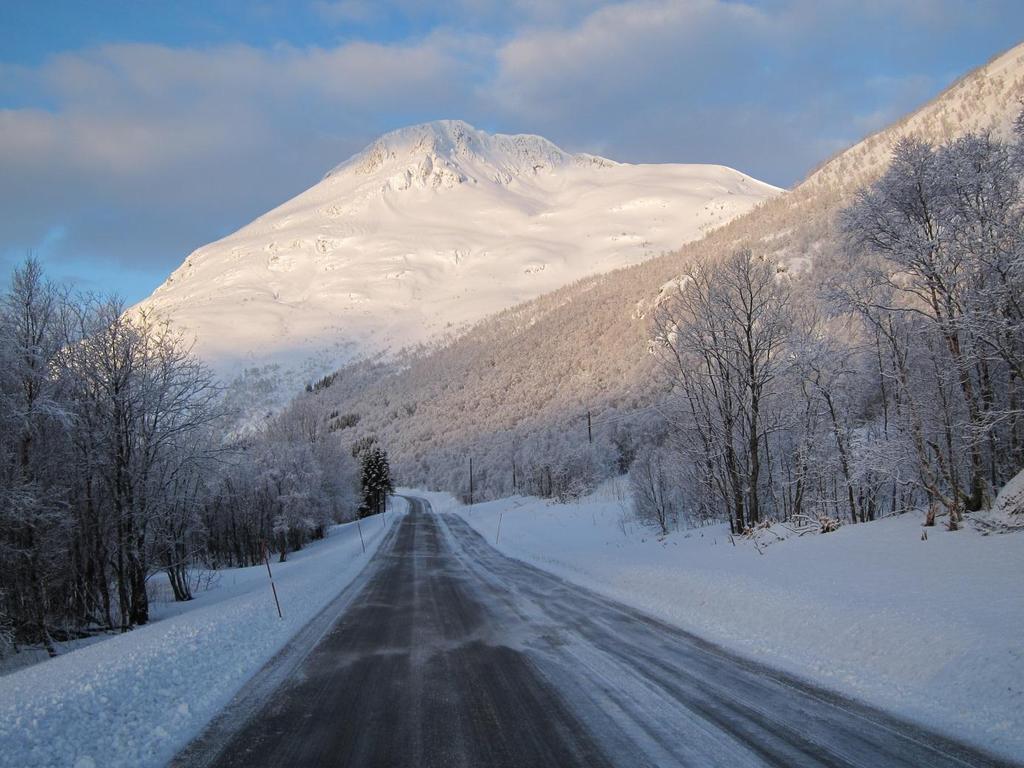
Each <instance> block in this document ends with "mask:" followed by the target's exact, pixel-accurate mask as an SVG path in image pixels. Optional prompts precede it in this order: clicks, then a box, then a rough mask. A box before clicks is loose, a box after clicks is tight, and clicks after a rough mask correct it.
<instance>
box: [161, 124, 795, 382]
mask: <svg viewBox="0 0 1024 768" xmlns="http://www.w3.org/2000/svg"><path fill="white" fill-rule="evenodd" d="M778 191H779V190H777V189H776V188H775V187H772V186H770V185H768V184H764V183H762V182H759V181H757V180H755V179H752V178H750V177H748V176H745V175H743V174H742V173H739V172H737V171H734V170H732V169H730V168H725V167H722V166H714V165H668V164H666V165H628V164H623V163H616V162H613V161H611V160H606V159H604V158H600V157H595V156H593V155H585V154H575V155H574V154H569V153H566V152H564V151H563V150H561V149H559V148H558V147H556V146H555V145H554V144H552V143H551V142H549V141H547V140H546V139H543V138H541V137H539V136H523V135H521V136H505V135H501V134H494V135H490V134H487V133H484V132H482V131H478V130H476V129H475V128H473V127H472V126H470V125H468V124H466V123H463V122H459V121H440V122H435V123H427V124H423V125H417V126H413V127H410V128H404V129H401V130H398V131H395V132H393V133H389V134H386V135H384V136H382V137H381V138H380V139H378V140H377V141H376V142H374V143H373V144H372V145H370V146H369V147H367V148H366V149H365V150H363V151H362V152H360V153H359V154H357V155H355V156H354V157H352V158H350V159H349V160H348V161H346V162H345V163H343V164H341V165H339V166H338V167H337V168H335V169H334V170H333V171H331V172H330V173H329V174H327V176H326V177H325V178H324V179H323V180H322V181H321V182H320V183H319V184H317V185H316V186H314V187H312V188H311V189H309V190H307V191H306V192H303V193H302V194H300V195H299V196H298V197H295V198H294V199H292V200H290V201H288V202H287V203H285V204H284V205H282V206H280V207H279V208H276V209H275V210H273V211H271V212H269V213H267V214H265V215H264V216H261V217H260V218H258V219H256V220H255V221H254V222H252V223H251V224H249V225H248V226H246V227H243V228H242V229H240V230H239V231H238V232H235V233H234V234H232V235H230V236H228V237H226V238H224V239H223V240H219V241H217V242H215V243H212V244H210V245H207V246H204V247H202V248H200V249H198V250H197V251H195V252H194V253H192V254H191V255H190V256H189V257H188V258H187V259H186V260H185V263H184V264H183V265H182V266H181V267H179V268H178V269H177V270H175V272H174V273H173V274H172V275H171V276H170V277H169V278H168V279H167V281H166V282H165V283H164V284H163V285H162V286H161V287H160V288H158V289H157V290H156V292H155V293H154V294H153V295H152V296H151V297H150V298H148V299H146V300H145V301H144V302H143V303H142V306H147V307H152V308H157V309H159V310H161V311H163V312H164V313H166V314H168V315H169V316H170V317H171V318H172V319H173V320H174V321H176V322H177V323H178V324H179V325H181V326H183V327H184V328H186V329H187V330H188V331H190V332H192V333H194V335H195V336H196V340H197V349H198V351H199V353H200V354H201V355H202V356H203V357H205V358H206V359H207V360H209V361H211V362H213V363H214V364H215V365H217V367H219V368H221V369H222V370H229V369H230V367H231V366H234V365H236V364H238V363H242V362H248V361H251V362H259V363H263V362H274V361H277V362H289V363H292V364H294V363H296V362H298V361H300V360H303V359H308V358H310V357H315V358H317V359H319V360H321V361H322V362H323V363H324V364H329V363H338V362H341V361H344V360H345V359H347V358H350V357H352V356H354V355H359V354H366V353H374V352H380V351H397V350H399V349H401V348H402V347H405V346H407V345H410V344H415V343H417V342H421V341H429V340H431V339H435V338H437V337H439V336H441V335H443V334H445V333H448V332H453V331H458V330H459V329H460V328H463V327H465V325H466V324H467V323H470V322H473V321H476V320H478V319H480V318H482V317H484V316H485V315H488V314H491V313H493V312H496V311H498V310H501V309H503V308H505V307H508V306H510V305H512V304H515V303H518V302H520V301H523V300H525V299H529V298H532V297H534V296H537V295H539V294H541V293H544V292H547V291H550V290H552V289H554V288H557V287H559V286H562V285H565V284H566V283H569V282H572V281H573V280H576V279H578V278H581V277H584V276H586V275H589V274H594V273H597V272H603V271H607V270H611V269H614V268H616V267H622V266H625V265H629V264H635V263H637V262H639V261H642V260H643V259H645V258H648V257H651V256H655V255H657V254H659V253H660V252H662V251H665V250H669V249H674V248H677V247H678V246H679V245H681V244H682V243H684V242H686V241H689V240H693V239H695V238H698V237H700V236H701V235H702V234H704V233H705V232H706V231H708V230H709V229H711V228H714V227H717V226H720V225H722V224H724V223H725V222H727V221H729V220H731V219H732V218H734V217H736V216H737V215H739V214H742V213H744V212H745V211H747V210H749V209H750V208H751V207H753V206H754V205H756V204H757V203H758V202H760V201H761V200H764V199H765V198H767V197H770V196H772V195H774V194H775V193H777V192H778Z"/></svg>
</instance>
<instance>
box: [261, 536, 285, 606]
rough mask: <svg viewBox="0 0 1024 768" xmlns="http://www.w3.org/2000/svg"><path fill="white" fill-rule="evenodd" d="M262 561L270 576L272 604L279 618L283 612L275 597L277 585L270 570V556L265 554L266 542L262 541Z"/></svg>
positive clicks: (279, 602)
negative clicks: (275, 607) (272, 594)
mask: <svg viewBox="0 0 1024 768" xmlns="http://www.w3.org/2000/svg"><path fill="white" fill-rule="evenodd" d="M263 562H264V563H265V564H266V566H267V576H269V577H270V591H271V592H273V593H274V605H276V606H277V616H278V618H280V619H283V618H284V614H283V613H281V601H280V600H278V599H277V587H275V586H274V574H273V573H271V571H270V557H268V555H267V543H266V542H263Z"/></svg>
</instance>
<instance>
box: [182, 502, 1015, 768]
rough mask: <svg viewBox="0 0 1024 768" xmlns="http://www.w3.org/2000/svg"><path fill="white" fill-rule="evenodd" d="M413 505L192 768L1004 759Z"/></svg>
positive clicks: (984, 762) (193, 756)
mask: <svg viewBox="0 0 1024 768" xmlns="http://www.w3.org/2000/svg"><path fill="white" fill-rule="evenodd" d="M410 501H411V504H412V511H411V512H410V513H409V514H408V515H407V516H406V517H405V518H404V519H403V520H402V521H401V522H400V523H399V524H398V525H397V527H396V529H395V530H394V531H393V533H392V535H391V536H390V538H389V539H388V540H387V541H385V542H384V543H383V544H382V546H381V549H380V551H379V552H378V554H377V555H376V557H375V558H374V561H373V562H372V563H371V564H370V565H369V566H368V568H369V570H368V572H367V574H366V578H365V581H364V584H363V586H362V587H361V588H359V589H358V592H357V593H356V594H355V595H354V596H352V597H351V599H349V600H348V601H347V603H346V605H345V606H344V609H343V612H342V613H341V615H340V617H338V618H337V620H336V621H334V623H333V624H332V625H328V628H327V630H326V632H325V633H324V634H323V636H322V637H319V639H318V642H315V644H313V643H312V641H311V645H312V649H311V650H310V652H309V653H308V654H304V656H303V657H302V659H301V661H299V662H296V663H295V665H294V668H291V669H289V671H288V674H287V677H286V679H285V681H284V682H283V684H281V685H280V686H279V687H277V688H276V690H273V691H272V692H269V693H268V694H267V696H266V698H265V700H264V701H262V702H260V703H259V705H258V706H254V705H253V704H252V702H251V701H242V700H240V701H238V702H236V703H235V704H234V705H232V707H229V708H228V711H229V712H230V711H231V710H232V709H234V710H235V711H234V715H233V716H232V717H227V718H225V719H222V721H221V722H220V723H219V724H217V723H215V724H214V726H213V727H212V728H211V729H210V731H209V732H208V733H207V734H206V735H205V736H204V737H202V738H201V739H200V740H199V741H197V742H196V744H194V745H193V747H192V748H191V749H190V750H188V751H187V752H185V753H183V754H182V755H181V756H179V758H178V759H177V761H176V762H175V764H176V765H214V766H223V767H225V768H226V767H227V766H239V767H241V766H246V767H253V768H258V767H259V766H346V767H348V768H357V767H359V766H381V767H382V766H424V767H433V766H438V767H440V766H445V767H446V768H447V767H448V766H472V767H474V768H485V767H489V766H523V767H524V768H526V767H530V768H536V767H539V766H555V767H558V768H570V767H571V766H593V767H594V768H599V767H600V766H676V765H679V766H702V767H703V766H729V767H730V768H733V767H736V766H748V765H749V766H761V765H772V766H864V768H881V767H882V766H929V767H934V768H945V767H946V766H965V765H972V766H988V765H1001V763H999V762H997V761H995V760H993V759H991V758H988V757H986V756H984V755H982V754H979V753H977V752H974V751H972V750H970V749H968V748H967V747H964V746H962V745H959V744H956V743H954V742H952V741H948V740H946V739H944V738H942V737H940V736H938V735H936V734H933V733H930V732H927V731H924V730H921V729H919V728H916V727H914V726H911V725H909V724H906V723H904V722H901V721H898V720H895V719H893V718H891V717H889V716H887V715H885V714H883V713H881V712H878V711H876V710H872V709H870V708H867V707H864V706H862V705H860V704H857V703H854V702H850V701H847V700H844V699H841V698H839V697H836V696H832V695H830V694H827V693H825V692H823V691H821V690H818V689H815V688H812V687H809V686H807V685H804V684H802V683H800V682H798V681H796V680H793V679H791V678H788V677H786V676H785V675H782V674H780V673H777V672H774V671H771V670H768V669H765V668H762V667H760V666H757V665H755V664H752V663H750V662H747V661H743V660H741V659H737V658H735V657H733V656H730V655H729V654H726V653H725V652H723V651H722V650H720V649H718V648H716V647H714V646H711V645H709V644H706V643H703V642H701V641H700V640H698V639H696V638H694V637H692V636H689V635H687V634H685V633H683V632H681V631H679V630H676V629H674V628H672V627H669V626H667V625H665V624H663V623H661V622H658V621H656V620H654V619H651V618H650V617H647V616H645V615H643V614H642V613H639V612H636V611H633V610H631V609H629V608H626V607H624V606H622V605H620V604H618V603H615V602H612V601H610V600H607V599H604V598H602V597H599V596H597V595H595V594H594V593H592V592H589V591H587V590H584V589H581V588H579V587H575V586H573V585H570V584H568V583H567V582H565V581H563V580H561V579H558V578H556V577H554V576H551V575H549V574H547V573H544V572H543V571H540V570H537V569H535V568H532V567H530V566H528V565H525V564H523V563H520V562H518V561H515V560H511V559H509V558H506V557H504V556H503V555H501V554H500V553H498V552H497V551H496V550H494V549H493V548H492V547H490V546H489V545H488V544H487V543H486V542H484V541H483V539H481V538H480V536H479V535H478V534H477V533H476V532H474V531H473V530H472V529H471V528H470V527H469V526H468V525H467V524H466V523H465V522H464V521H462V520H461V519H460V518H457V517H455V516H451V515H445V516H438V515H435V514H434V513H432V512H431V511H430V509H429V505H428V504H427V502H425V501H423V500H421V499H415V498H413V499H410ZM331 619H332V621H333V620H334V617H333V616H332V617H331ZM922 642H924V639H922ZM251 698H252V697H251V696H250V697H249V699H251ZM240 712H241V714H240Z"/></svg>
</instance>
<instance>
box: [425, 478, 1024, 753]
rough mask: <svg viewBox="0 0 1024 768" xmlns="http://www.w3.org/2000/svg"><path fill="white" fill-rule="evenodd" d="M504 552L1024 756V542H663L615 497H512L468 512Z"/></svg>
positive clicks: (916, 535) (878, 532)
mask: <svg viewBox="0 0 1024 768" xmlns="http://www.w3.org/2000/svg"><path fill="white" fill-rule="evenodd" d="M422 495H424V496H427V497H428V498H429V499H430V500H431V502H432V503H433V505H434V508H435V509H436V510H438V511H453V512H456V513H458V514H460V515H461V516H462V517H464V518H465V519H466V520H467V521H468V522H469V523H470V524H471V525H472V526H473V527H474V528H475V529H476V530H477V531H478V532H480V533H481V535H483V536H484V538H485V539H487V541H488V542H490V543H491V544H494V543H495V537H496V535H497V534H498V525H499V520H500V525H501V529H500V538H499V539H498V544H497V547H498V549H500V550H501V551H503V552H505V553H506V554H508V555H510V556H512V557H516V558H519V559H521V560H524V561H527V562H529V563H532V564H534V565H536V566H538V567H541V568H544V569H546V570H549V571H552V572H554V573H556V574H558V575H560V576H562V577H564V578H566V579H568V580H569V581H573V582H576V583H578V584H581V585H583V586H586V587H589V588H591V589H594V590H595V591H597V592H600V593H603V594H605V595H608V596H610V597H613V598H615V599H617V600H620V601H622V602H624V603H627V604H629V605H633V606H636V607H638V608H641V609H643V610H645V611H647V612H648V613H650V614H652V615H654V616H657V617H659V618H662V619H664V620H667V621H669V622H671V623H673V624H675V625H677V626H679V627H681V628H683V629H685V630H688V631H691V632H693V633H694V634H696V635H699V636H700V637H703V638H706V639H708V640H711V641H712V642H715V643H718V644H720V645H722V646H723V647H725V648H728V649H730V650H733V651H736V652H738V653H741V654H743V655H745V656H748V657H751V658H754V659H757V660H759V661H761V662H763V663H766V664H769V665H772V666H774V667H776V668H779V669H783V670H785V671H787V672H790V673H792V674H795V675H797V676H799V677H802V678H804V679H808V680H810V681H813V682H815V683H817V684H819V685H822V686H824V687H826V688H831V689H833V690H835V691H838V692H840V693H843V694H846V695H849V696H853V697H855V698H858V699H860V700H863V701H867V702H869V703H871V704H873V705H876V706H879V707H881V708H883V709H886V710H888V711H890V712H894V713H896V714H897V715H900V716H903V717H907V718H909V719H912V720H915V721H918V722H921V723H924V724H925V725H927V726H929V727H931V728H933V729H936V730H938V731H940V732H941V733H944V734H946V735H948V736H950V737H952V738H956V739H960V740H964V741H969V742H973V743H974V744H977V745H978V746H980V747H982V748H984V749H987V750H990V751H996V752H999V753H1001V754H1003V755H1006V756H1009V757H1012V758H1015V759H1018V760H1020V759H1022V758H1024V653H1022V652H1021V638H1022V637H1024V598H1022V597H1021V591H1020V584H1021V579H1022V577H1024V534H1016V533H1013V534H1004V535H989V536H983V535H980V534H979V533H977V532H975V531H972V530H962V531H959V532H956V533H949V532H947V531H945V530H944V529H942V528H940V527H936V528H931V529H929V531H928V539H927V541H922V540H921V526H920V520H919V519H917V518H915V517H913V516H903V517H899V518H891V519H887V520H881V521H878V522H874V523H869V524H866V525H858V526H846V527H844V528H841V529H840V530H839V531H837V532H835V533H829V534H823V535H817V536H805V537H803V538H789V539H787V540H786V541H781V542H777V543H774V544H771V545H770V546H767V547H763V548H762V549H763V554H760V553H759V552H758V551H757V550H756V549H755V548H754V547H753V546H752V545H751V544H750V542H747V541H739V542H737V545H736V546H733V545H732V544H731V543H730V540H729V536H728V529H727V528H725V527H722V526H715V527H708V528H704V529H698V530H693V531H679V532H674V533H672V534H670V535H669V536H668V537H666V538H665V539H664V540H663V541H660V540H659V539H658V537H657V536H656V535H655V532H654V531H653V530H651V529H646V528H640V527H638V526H636V524H634V523H629V522H628V521H627V522H626V523H625V525H623V511H624V505H623V503H622V502H620V501H616V500H615V498H614V494H608V496H607V497H606V496H601V495H595V496H594V497H591V498H589V499H585V500H583V501H582V502H580V503H578V504H571V505H558V504H552V503H549V502H546V501H543V500H539V499H533V498H524V497H513V498H509V499H502V500H499V501H494V502H488V503H484V504H477V505H475V506H473V507H472V508H468V507H463V506H462V505H460V504H458V503H457V502H456V501H455V500H454V499H452V498H451V497H450V496H447V495H446V494H429V493H428V494H422Z"/></svg>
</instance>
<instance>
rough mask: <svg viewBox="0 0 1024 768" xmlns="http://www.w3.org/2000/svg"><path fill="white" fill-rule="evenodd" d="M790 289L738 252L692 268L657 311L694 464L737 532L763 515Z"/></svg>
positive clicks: (768, 268) (764, 265)
mask: <svg viewBox="0 0 1024 768" xmlns="http://www.w3.org/2000/svg"><path fill="white" fill-rule="evenodd" d="M789 296H790V294H789V288H788V286H787V284H786V282H785V280H783V279H780V278H779V277H778V275H777V274H776V270H775V268H774V266H773V265H772V264H770V263H768V262H766V261H764V260H761V259H758V258H756V257H754V256H753V255H752V254H751V253H750V252H749V251H739V252H736V253H735V254H733V255H731V256H730V257H728V258H727V259H725V260H724V261H722V262H711V261H701V262H698V263H696V264H694V265H693V266H692V267H691V268H690V269H689V270H688V271H687V272H686V273H685V274H684V275H683V277H682V278H681V279H680V280H679V281H678V283H677V288H676V290H675V292H674V293H673V294H672V295H670V296H669V297H667V298H666V300H665V301H664V302H663V303H662V304H661V306H660V307H659V308H658V313H657V316H656V320H655V322H656V327H657V332H656V344H657V350H658V352H659V353H660V357H661V359H662V361H663V363H664V370H665V372H666V373H667V375H668V377H669V380H670V382H671V386H672V388H673V390H674V391H675V393H676V395H677V396H678V398H679V399H680V400H681V401H682V403H684V406H685V407H684V411H685V413H686V417H685V418H686V421H685V422H683V423H682V424H681V427H682V428H685V429H688V430H689V431H691V432H692V436H693V439H692V440H690V441H687V443H688V444H689V445H690V446H691V447H692V453H693V459H694V461H695V462H700V463H703V464H704V466H705V469H706V471H705V473H704V477H705V479H706V482H707V483H708V484H709V485H710V487H711V488H712V489H714V491H715V492H716V493H717V495H718V497H719V498H720V500H721V504H722V510H723V511H724V512H727V515H728V517H729V519H730V520H731V521H732V524H733V526H734V528H735V529H736V530H744V529H745V528H746V527H748V526H750V525H753V524H756V523H757V522H758V521H759V520H760V518H761V515H762V513H763V507H764V502H763V500H762V487H761V486H762V475H761V473H762V466H763V465H764V464H765V463H766V462H767V460H768V457H767V455H766V447H767V439H768V436H769V434H770V433H771V432H772V430H773V429H774V428H775V426H776V422H777V414H776V404H775V402H774V401H775V399H776V396H777V394H778V392H777V385H778V383H779V381H780V379H781V377H782V375H783V373H784V371H785V368H786V366H787V365H788V361H787V360H786V359H785V357H784V355H783V348H784V345H785V343H786V339H787V336H788V334H789V328H790V318H789V311H790V307H789Z"/></svg>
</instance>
